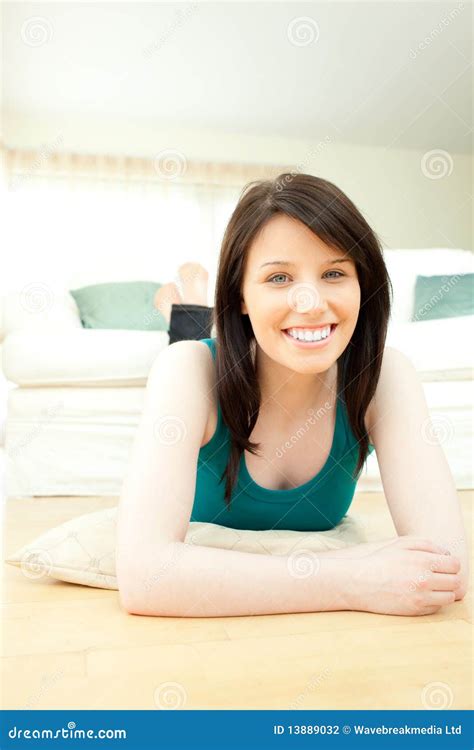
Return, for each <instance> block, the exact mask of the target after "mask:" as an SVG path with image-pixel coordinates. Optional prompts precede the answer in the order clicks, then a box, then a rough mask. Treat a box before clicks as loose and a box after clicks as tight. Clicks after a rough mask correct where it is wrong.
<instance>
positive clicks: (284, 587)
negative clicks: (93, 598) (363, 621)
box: [117, 542, 353, 617]
mask: <svg viewBox="0 0 474 750" xmlns="http://www.w3.org/2000/svg"><path fill="white" fill-rule="evenodd" d="M121 571H123V573H122V574H121ZM117 579H118V582H119V590H120V591H121V599H122V604H123V606H124V607H125V609H127V610H128V611H129V612H131V613H133V614H142V615H155V616H169V617H223V616H240V615H266V614H282V613H290V612H320V611H333V610H346V609H351V608H352V607H351V601H350V595H351V591H352V590H353V588H352V585H351V584H352V566H351V563H350V560H347V561H346V560H343V559H337V558H336V557H332V556H331V557H330V556H328V555H325V554H321V555H319V554H317V553H309V552H308V551H300V552H294V553H293V554H291V555H289V556H286V557H285V556H278V555H261V554H254V553H250V552H234V551H232V550H223V549H218V548H213V547H203V546H199V545H194V544H186V543H183V542H176V543H175V544H170V545H168V546H167V547H166V548H164V549H163V550H162V551H161V552H159V553H156V554H154V553H153V552H150V553H149V554H148V556H147V560H146V562H145V561H144V555H143V554H142V561H141V562H140V564H139V565H138V564H137V563H136V562H135V563H134V565H127V564H126V563H125V562H124V561H120V560H118V561H117Z"/></svg>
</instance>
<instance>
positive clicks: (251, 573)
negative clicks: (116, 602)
mask: <svg viewBox="0 0 474 750" xmlns="http://www.w3.org/2000/svg"><path fill="white" fill-rule="evenodd" d="M213 377H214V372H213V364H212V359H211V355H210V352H208V350H207V349H204V345H203V344H199V343H198V342H191V341H186V342H179V343H177V344H173V345H171V346H170V347H168V348H167V349H166V350H164V351H163V352H160V354H159V355H158V357H157V359H156V361H155V363H154V364H153V366H152V369H151V372H150V375H149V378H148V383H147V388H146V394H145V404H144V409H143V413H142V415H141V419H140V423H139V426H138V429H137V433H136V436H135V441H134V445H133V448H132V453H131V459H130V463H129V466H128V470H127V473H126V476H125V479H124V483H123V487H122V493H121V498H120V503H119V513H118V519H117V554H116V569H117V581H118V588H119V593H120V599H121V603H122V605H123V606H124V608H125V609H126V610H127V611H129V612H132V613H137V614H151V615H175V616H190V617H193V616H218V615H224V614H232V615H245V614H250V613H253V614H271V613H281V612H310V611H317V610H329V609H344V608H348V603H347V601H346V599H345V592H346V590H347V589H348V581H349V574H350V570H351V567H350V561H349V564H348V562H346V561H344V560H338V559H333V556H331V558H329V557H327V558H326V557H325V555H324V554H321V555H320V556H318V557H317V556H316V555H310V558H309V559H308V560H301V559H297V558H295V557H293V558H292V557H291V556H290V557H289V558H286V557H281V556H271V555H261V554H252V553H246V552H234V551H230V550H220V549H214V548H210V547H203V546H198V545H189V544H186V543H185V537H186V532H187V529H188V526H189V520H190V517H191V512H192V506H193V502H194V493H195V486H196V471H197V458H198V454H199V450H200V447H201V444H202V440H203V436H204V433H205V430H206V425H207V420H208V415H209V407H210V391H211V389H212V383H213ZM349 588H350V587H349Z"/></svg>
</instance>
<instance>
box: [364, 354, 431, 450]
mask: <svg viewBox="0 0 474 750" xmlns="http://www.w3.org/2000/svg"><path fill="white" fill-rule="evenodd" d="M407 381H411V382H413V383H416V382H417V381H418V375H417V372H416V370H415V367H414V365H413V363H412V361H411V360H410V359H409V358H408V357H407V356H406V355H405V354H403V352H401V351H400V350H399V349H395V348H394V347H392V346H386V347H385V349H384V352H383V356H382V365H381V368H380V376H379V379H378V382H377V387H376V389H375V394H374V396H373V398H372V400H371V402H370V404H369V406H368V409H367V411H366V414H365V427H366V430H367V432H368V433H369V439H370V435H371V432H372V429H373V426H374V424H375V423H376V422H377V420H378V419H379V418H380V416H381V414H382V413H383V412H384V410H386V409H387V408H390V405H391V404H392V403H393V399H394V398H397V386H398V385H399V384H400V383H402V382H403V384H404V385H405V386H406V385H407ZM370 442H372V440H371V439H370Z"/></svg>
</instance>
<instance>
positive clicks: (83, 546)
mask: <svg viewBox="0 0 474 750" xmlns="http://www.w3.org/2000/svg"><path fill="white" fill-rule="evenodd" d="M116 521H117V507H115V508H106V509H105V510H99V511H96V512H94V513H86V514H85V515H82V516H79V517H78V518H73V519H71V520H70V521H66V523H63V524H61V525H60V526H56V527H55V528H53V529H50V530H49V531H46V532H45V533H44V534H42V535H41V536H39V537H38V538H37V539H35V540H34V541H33V542H31V543H30V544H26V545H25V546H24V547H21V548H20V549H19V550H17V551H16V552H15V553H13V554H12V555H10V556H9V557H8V558H7V559H6V560H5V562H7V563H9V564H10V565H16V566H18V567H19V568H21V570H22V572H23V573H24V575H25V576H26V577H27V578H31V579H38V578H42V577H43V576H49V577H51V578H58V579H59V580H61V581H69V582H71V583H80V584H82V585H84V586H94V587H96V588H101V589H117V588H118V587H117V579H116V577H115V532H116ZM185 541H186V543H187V544H198V545H202V546H205V547H220V548H222V549H232V550H237V551H239V552H256V553H258V554H270V555H292V554H293V553H299V555H295V559H294V561H293V562H294V565H295V567H296V568H298V565H300V566H301V567H302V568H303V566H304V565H305V561H304V552H318V551H322V550H331V549H339V548H341V547H347V546H351V545H354V544H362V543H363V542H366V541H367V538H366V535H365V532H364V524H363V522H362V521H357V520H356V519H355V518H354V517H351V516H345V517H344V518H343V519H342V521H341V523H339V524H338V525H337V526H335V527H334V528H333V529H331V530H330V531H309V532H308V531H304V532H303V531H281V530H278V529H271V530H267V531H250V530H241V529H231V528H228V527H227V526H219V525H218V524H213V523H201V522H197V521H191V522H190V524H189V527H188V531H187V533H186V539H185ZM298 557H300V560H298Z"/></svg>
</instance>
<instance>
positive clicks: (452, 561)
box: [429, 555, 461, 573]
mask: <svg viewBox="0 0 474 750" xmlns="http://www.w3.org/2000/svg"><path fill="white" fill-rule="evenodd" d="M429 567H430V570H432V571H433V573H459V571H460V570H461V561H460V560H459V558H458V557H454V555H432V560H430V563H429Z"/></svg>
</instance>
